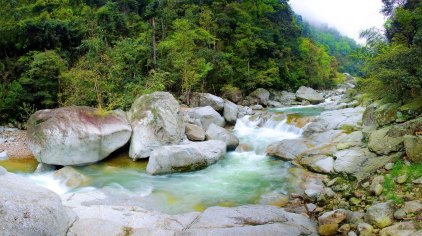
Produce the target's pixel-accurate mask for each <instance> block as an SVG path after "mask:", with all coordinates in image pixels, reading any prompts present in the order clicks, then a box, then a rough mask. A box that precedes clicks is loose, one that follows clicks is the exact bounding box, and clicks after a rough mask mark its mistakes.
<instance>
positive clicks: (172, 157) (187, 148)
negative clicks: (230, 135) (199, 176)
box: [146, 140, 226, 174]
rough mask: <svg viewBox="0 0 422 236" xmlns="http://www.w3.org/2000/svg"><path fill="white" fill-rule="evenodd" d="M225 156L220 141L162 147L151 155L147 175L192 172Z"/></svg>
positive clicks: (223, 146) (224, 148) (223, 145)
mask: <svg viewBox="0 0 422 236" xmlns="http://www.w3.org/2000/svg"><path fill="white" fill-rule="evenodd" d="M225 154H226V143H224V142H223V141H220V140H211V141H205V142H194V143H189V144H183V145H172V146H163V147H161V148H159V149H156V150H154V151H153V152H152V153H151V156H150V158H149V162H148V165H147V169H146V171H147V173H149V174H165V173H173V172H182V171H192V170H197V169H201V168H203V167H206V166H209V165H211V164H213V163H215V162H217V161H218V160H220V159H221V158H222V157H223V156H224V155H225Z"/></svg>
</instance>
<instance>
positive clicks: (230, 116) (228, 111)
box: [224, 100, 239, 124]
mask: <svg viewBox="0 0 422 236" xmlns="http://www.w3.org/2000/svg"><path fill="white" fill-rule="evenodd" d="M238 113H239V108H238V107H237V105H236V104H234V103H232V102H230V101H228V100H226V101H225V102H224V119H225V120H226V122H227V123H229V124H235V123H236V120H237V115H238Z"/></svg>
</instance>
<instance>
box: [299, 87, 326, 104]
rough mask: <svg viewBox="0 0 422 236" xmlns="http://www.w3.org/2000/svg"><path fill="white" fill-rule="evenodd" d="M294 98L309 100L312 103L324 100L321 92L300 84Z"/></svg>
mask: <svg viewBox="0 0 422 236" xmlns="http://www.w3.org/2000/svg"><path fill="white" fill-rule="evenodd" d="M296 99H297V100H299V101H303V100H305V101H309V102H310V103H312V104H318V103H321V102H323V101H325V99H324V97H323V96H322V95H321V94H319V93H318V92H316V91H315V90H314V89H312V88H309V87H305V86H301V87H300V88H299V89H298V90H297V91H296Z"/></svg>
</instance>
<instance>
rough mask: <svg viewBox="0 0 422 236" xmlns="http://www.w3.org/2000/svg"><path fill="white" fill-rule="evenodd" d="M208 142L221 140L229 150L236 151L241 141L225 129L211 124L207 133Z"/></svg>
mask: <svg viewBox="0 0 422 236" xmlns="http://www.w3.org/2000/svg"><path fill="white" fill-rule="evenodd" d="M205 135H206V137H207V140H221V141H223V142H225V143H226V145H227V150H234V149H236V147H237V146H238V145H239V139H238V138H237V137H236V136H235V135H234V134H232V133H230V132H229V131H227V130H226V129H225V128H222V127H220V126H217V125H215V124H211V125H210V126H208V129H207V132H206V133H205Z"/></svg>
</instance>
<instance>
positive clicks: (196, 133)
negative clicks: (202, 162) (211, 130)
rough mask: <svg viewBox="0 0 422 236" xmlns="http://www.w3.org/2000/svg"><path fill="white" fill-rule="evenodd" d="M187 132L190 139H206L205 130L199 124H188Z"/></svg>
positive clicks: (186, 126)
mask: <svg viewBox="0 0 422 236" xmlns="http://www.w3.org/2000/svg"><path fill="white" fill-rule="evenodd" d="M185 134H186V137H187V138H188V139H189V140H190V141H204V140H205V131H204V130H203V129H202V128H201V127H199V126H197V125H193V124H186V125H185Z"/></svg>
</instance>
